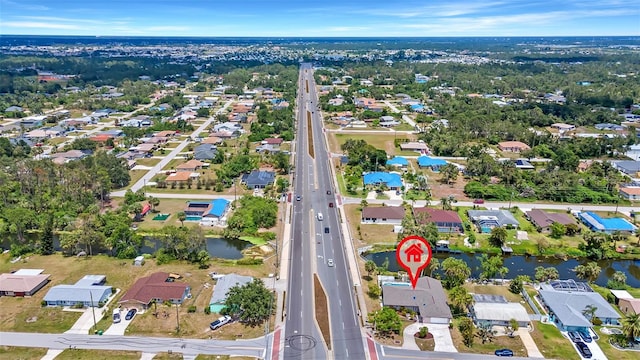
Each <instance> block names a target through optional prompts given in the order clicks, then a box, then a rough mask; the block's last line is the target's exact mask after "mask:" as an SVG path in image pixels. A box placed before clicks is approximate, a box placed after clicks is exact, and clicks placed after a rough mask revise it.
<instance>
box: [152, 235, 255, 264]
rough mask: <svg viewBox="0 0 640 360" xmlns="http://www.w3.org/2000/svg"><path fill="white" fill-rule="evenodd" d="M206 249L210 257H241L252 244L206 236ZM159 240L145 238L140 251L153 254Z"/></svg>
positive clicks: (158, 244)
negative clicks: (243, 251)
mask: <svg viewBox="0 0 640 360" xmlns="http://www.w3.org/2000/svg"><path fill="white" fill-rule="evenodd" d="M206 239H207V245H206V246H207V251H208V252H209V255H211V257H212V258H219V259H231V260H235V259H242V250H244V249H247V248H250V247H251V246H253V245H252V244H251V243H250V242H248V241H244V240H227V239H225V238H217V237H207V238H206ZM160 245H161V244H160V242H159V241H158V240H156V239H154V238H152V237H147V238H146V239H145V245H144V246H143V247H142V249H141V250H140V253H142V254H144V253H148V254H153V253H155V252H156V251H157V250H158V249H159V248H160Z"/></svg>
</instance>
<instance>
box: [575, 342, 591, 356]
mask: <svg viewBox="0 0 640 360" xmlns="http://www.w3.org/2000/svg"><path fill="white" fill-rule="evenodd" d="M576 347H577V348H578V350H580V353H581V354H582V356H583V357H585V358H587V359H591V357H592V356H593V354H591V350H589V347H588V346H587V344H585V343H583V342H581V341H579V342H577V343H576Z"/></svg>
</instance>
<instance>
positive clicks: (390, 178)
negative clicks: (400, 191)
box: [364, 171, 402, 187]
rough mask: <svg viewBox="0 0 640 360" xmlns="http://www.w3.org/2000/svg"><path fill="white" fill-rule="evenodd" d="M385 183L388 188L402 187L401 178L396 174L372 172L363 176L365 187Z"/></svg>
mask: <svg viewBox="0 0 640 360" xmlns="http://www.w3.org/2000/svg"><path fill="white" fill-rule="evenodd" d="M379 183H385V184H387V186H389V187H401V186H402V178H401V177H400V175H398V174H393V173H387V172H380V171H378V172H372V173H368V174H365V175H364V184H365V185H373V184H379Z"/></svg>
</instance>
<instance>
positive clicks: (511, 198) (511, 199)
mask: <svg viewBox="0 0 640 360" xmlns="http://www.w3.org/2000/svg"><path fill="white" fill-rule="evenodd" d="M511 201H513V190H511V197H510V198H509V210H511Z"/></svg>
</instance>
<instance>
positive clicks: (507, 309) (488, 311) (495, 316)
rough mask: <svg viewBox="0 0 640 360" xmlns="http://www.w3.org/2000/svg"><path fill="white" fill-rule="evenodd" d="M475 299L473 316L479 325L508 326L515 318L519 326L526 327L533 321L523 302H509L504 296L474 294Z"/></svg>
mask: <svg viewBox="0 0 640 360" xmlns="http://www.w3.org/2000/svg"><path fill="white" fill-rule="evenodd" d="M473 300H474V304H473V306H472V307H471V316H472V318H473V321H474V322H475V323H476V324H478V325H480V324H483V325H484V324H488V325H492V326H493V325H495V326H507V325H509V323H510V322H511V319H515V320H516V321H517V322H518V326H520V327H525V328H526V327H527V325H529V322H531V319H530V317H529V314H528V313H527V309H525V308H524V306H522V304H520V303H517V302H508V301H507V299H506V298H505V297H504V296H500V295H488V296H487V295H485V294H474V295H473Z"/></svg>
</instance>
